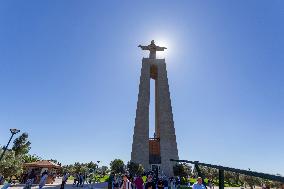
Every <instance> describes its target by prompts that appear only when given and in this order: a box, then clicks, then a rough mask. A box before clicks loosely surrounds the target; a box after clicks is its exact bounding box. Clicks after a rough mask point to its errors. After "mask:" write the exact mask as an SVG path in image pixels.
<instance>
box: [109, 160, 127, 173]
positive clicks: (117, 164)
mask: <svg viewBox="0 0 284 189" xmlns="http://www.w3.org/2000/svg"><path fill="white" fill-rule="evenodd" d="M124 166H125V165H124V162H123V161H122V160H121V159H115V160H113V161H112V162H110V169H111V171H113V172H114V173H118V174H120V173H124V172H125V170H124Z"/></svg>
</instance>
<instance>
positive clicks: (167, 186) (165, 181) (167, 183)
mask: <svg viewBox="0 0 284 189" xmlns="http://www.w3.org/2000/svg"><path fill="white" fill-rule="evenodd" d="M163 183H164V188H165V189H168V188H169V181H168V178H167V177H165V178H164V180H163Z"/></svg>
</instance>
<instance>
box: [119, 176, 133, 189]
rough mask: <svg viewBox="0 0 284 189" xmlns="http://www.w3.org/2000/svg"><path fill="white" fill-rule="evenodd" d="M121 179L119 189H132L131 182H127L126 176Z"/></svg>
mask: <svg viewBox="0 0 284 189" xmlns="http://www.w3.org/2000/svg"><path fill="white" fill-rule="evenodd" d="M122 179H123V180H122V184H121V186H120V189H132V186H131V182H130V181H129V180H128V177H127V175H123V177H122Z"/></svg>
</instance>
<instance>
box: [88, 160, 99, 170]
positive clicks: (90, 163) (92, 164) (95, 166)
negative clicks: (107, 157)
mask: <svg viewBox="0 0 284 189" xmlns="http://www.w3.org/2000/svg"><path fill="white" fill-rule="evenodd" d="M87 167H88V169H91V170H93V171H95V170H96V169H97V168H98V165H97V164H96V163H94V162H92V161H90V162H89V163H87Z"/></svg>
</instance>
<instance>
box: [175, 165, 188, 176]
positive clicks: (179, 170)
mask: <svg viewBox="0 0 284 189" xmlns="http://www.w3.org/2000/svg"><path fill="white" fill-rule="evenodd" d="M173 169H174V175H175V176H180V177H185V178H187V177H188V176H190V175H191V173H192V167H191V166H189V165H188V164H186V163H177V164H176V165H175V166H174V167H173Z"/></svg>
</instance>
